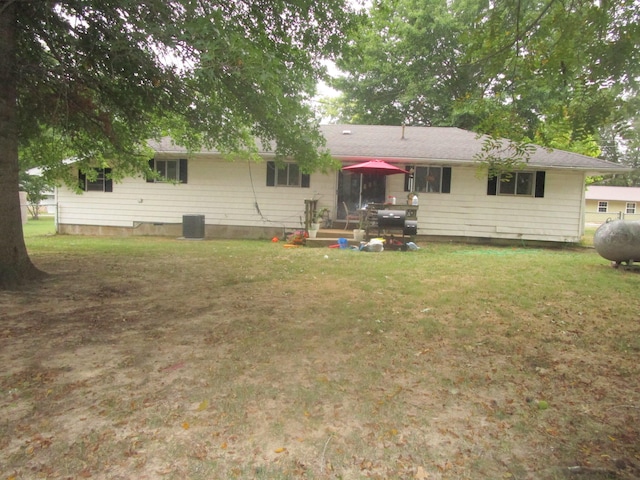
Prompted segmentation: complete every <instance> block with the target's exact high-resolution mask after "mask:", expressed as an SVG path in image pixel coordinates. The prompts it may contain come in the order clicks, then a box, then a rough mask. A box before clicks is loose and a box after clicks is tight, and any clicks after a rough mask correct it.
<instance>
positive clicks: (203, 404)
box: [198, 400, 209, 412]
mask: <svg viewBox="0 0 640 480" xmlns="http://www.w3.org/2000/svg"><path fill="white" fill-rule="evenodd" d="M208 406H209V400H203V401H201V402H200V405H198V411H199V412H201V411H203V410H206V409H207V407H208Z"/></svg>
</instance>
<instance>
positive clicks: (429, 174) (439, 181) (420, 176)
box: [404, 165, 451, 193]
mask: <svg viewBox="0 0 640 480" xmlns="http://www.w3.org/2000/svg"><path fill="white" fill-rule="evenodd" d="M408 170H409V173H408V174H406V175H405V178H404V191H405V192H422V193H450V192H451V167H434V166H422V165H414V166H412V167H409V168H408Z"/></svg>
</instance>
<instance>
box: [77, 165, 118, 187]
mask: <svg viewBox="0 0 640 480" xmlns="http://www.w3.org/2000/svg"><path fill="white" fill-rule="evenodd" d="M78 184H79V187H80V190H84V191H85V192H113V180H111V169H110V168H94V169H92V170H91V171H84V172H83V171H79V172H78Z"/></svg>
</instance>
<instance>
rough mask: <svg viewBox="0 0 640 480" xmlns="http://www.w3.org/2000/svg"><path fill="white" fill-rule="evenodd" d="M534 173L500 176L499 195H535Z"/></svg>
mask: <svg viewBox="0 0 640 480" xmlns="http://www.w3.org/2000/svg"><path fill="white" fill-rule="evenodd" d="M533 182H534V179H533V172H515V173H512V174H511V175H500V179H499V181H498V195H525V196H527V197H530V196H531V195H533Z"/></svg>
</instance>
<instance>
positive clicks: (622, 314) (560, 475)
mask: <svg viewBox="0 0 640 480" xmlns="http://www.w3.org/2000/svg"><path fill="white" fill-rule="evenodd" d="M202 245H204V244H202ZM202 245H198V246H197V247H194V248H195V249H196V250H194V251H192V252H191V253H190V254H189V255H183V254H180V253H178V251H177V250H176V252H174V254H170V252H171V250H170V249H163V248H161V249H159V250H158V251H156V252H154V251H151V252H144V251H142V250H141V251H140V253H139V254H131V253H128V254H126V255H121V254H118V253H117V252H101V253H97V252H93V253H92V252H87V251H84V250H81V249H80V250H79V251H77V252H75V253H74V252H73V251H72V250H64V251H58V252H51V253H40V254H38V253H36V254H35V255H34V259H35V262H36V264H37V265H38V266H39V267H41V268H42V269H44V270H46V271H48V272H51V273H54V275H53V276H51V277H50V278H49V279H48V280H46V281H45V282H44V283H43V284H41V285H39V286H35V287H33V288H30V289H27V290H23V291H18V292H0V317H1V321H0V362H2V372H1V376H0V473H1V474H2V477H1V478H2V479H36V478H46V479H82V478H95V479H131V478H136V479H156V478H158V479H164V478H166V479H186V478H189V479H212V478H264V479H273V478H292V479H294V478H295V479H297V478H317V479H334V478H335V479H338V478H340V479H356V478H379V479H386V478H398V479H418V480H424V479H564V478H577V479H596V478H597V479H600V478H602V479H604V478H621V479H633V478H640V436H639V434H640V389H639V386H638V379H639V373H640V367H639V365H638V359H639V357H640V339H639V331H640V329H639V326H638V319H639V317H640V302H639V300H638V297H640V293H639V290H638V278H640V275H635V276H633V274H629V273H625V272H613V271H611V272H609V271H607V272H606V273H604V275H607V276H610V278H613V279H616V278H617V279H618V280H612V281H621V282H624V284H625V285H626V286H625V288H628V289H630V291H635V293H636V296H635V297H633V298H630V296H629V295H628V291H626V292H625V291H621V292H620V296H621V297H620V298H611V297H609V298H602V299H597V298H593V297H592V296H591V295H589V296H588V297H587V296H584V297H582V296H581V294H580V287H579V286H576V285H573V287H571V288H567V285H565V284H564V283H563V282H564V281H565V280H564V279H563V278H556V277H551V276H550V277H549V278H545V277H544V275H545V274H544V270H541V271H540V272H538V273H539V275H538V276H537V277H535V278H534V279H532V278H527V275H526V274H522V272H520V273H518V272H517V271H516V272H514V273H509V272H503V275H507V276H508V275H511V274H513V275H514V279H513V280H512V283H515V284H517V282H519V281H520V282H523V285H526V283H527V282H533V283H535V284H547V286H546V287H545V290H544V291H542V290H540V291H538V290H534V291H532V292H531V293H530V294H529V296H527V291H526V289H524V291H520V293H519V295H520V296H526V297H527V299H528V301H529V304H527V303H524V304H522V303H518V304H512V303H510V301H509V298H510V297H509V296H504V297H499V298H496V297H495V296H492V294H491V293H484V294H483V282H484V277H485V276H486V274H487V272H486V271H482V270H477V271H476V270H474V269H473V268H472V267H469V265H470V264H471V265H472V264H473V263H476V262H475V261H474V258H473V257H471V256H469V257H467V258H465V259H464V262H463V263H461V264H459V265H457V264H455V263H454V262H452V261H449V262H443V263H442V264H439V263H437V262H436V261H434V258H435V256H436V255H438V252H437V251H428V250H426V249H423V250H421V251H420V252H415V253H413V254H411V253H402V252H385V253H383V254H381V255H389V256H396V258H398V259H402V260H399V261H401V262H405V261H406V262H407V263H406V264H403V265H400V266H401V267H402V271H394V270H393V269H392V268H390V267H389V266H387V265H386V264H385V263H381V260H379V258H382V257H377V258H376V257H375V254H358V253H356V254H355V255H354V254H351V252H335V251H332V252H331V253H330V258H328V259H326V258H324V255H325V254H326V253H327V251H326V250H319V249H318V250H315V249H299V250H297V251H285V249H282V248H281V247H277V248H276V247H271V246H269V245H267V246H265V247H264V248H262V249H257V250H251V251H250V252H244V253H238V252H234V250H233V247H230V245H231V244H230V243H217V242H207V244H206V245H204V246H202ZM176 248H178V247H176ZM443 248H446V247H443ZM453 253H454V252H451V251H450V252H446V255H449V257H450V258H453ZM471 253H472V254H473V251H472V252H471ZM358 255H359V256H358ZM402 255H404V257H401V256H402ZM408 255H413V256H412V257H411V259H410V261H409V260H404V259H405V258H407V256H408ZM540 255H542V256H543V257H544V256H545V255H547V254H546V253H542V254H540ZM549 255H552V254H549ZM553 255H556V253H553ZM557 255H561V253H557ZM576 255H577V254H576ZM387 258H388V257H387ZM477 260H478V262H480V261H481V259H480V258H479V257H478V259H477ZM384 261H385V262H386V259H385V260H384ZM501 261H502V259H501V258H498V257H497V256H496V261H495V262H494V264H496V268H500V266H501V265H503V266H504V268H508V267H507V265H509V263H507V262H505V263H504V264H501V263H500V262H501ZM517 261H518V260H517V259H515V260H514V259H511V264H513V262H517ZM531 261H538V259H533V260H531ZM542 261H544V258H543V259H542ZM576 264H578V265H585V268H587V269H593V270H594V271H595V269H596V268H597V269H598V271H600V269H602V268H603V267H602V266H601V265H597V260H594V259H593V258H592V256H588V255H586V254H585V257H584V258H578V259H577V260H576ZM463 265H464V267H463ZM420 271H422V272H425V274H423V275H421V276H418V275H417V274H416V272H420ZM345 272H351V273H350V274H346V273H345ZM406 272H409V274H410V277H409V279H408V278H407V276H406V275H407V273H406ZM426 272H428V274H427V273H426ZM350 275H351V276H350ZM518 275H519V276H518ZM353 276H355V277H358V278H359V279H360V281H359V283H355V282H356V281H357V279H354V277H353ZM369 276H372V277H374V278H373V279H371V281H368V277H369ZM520 277H524V278H520ZM560 277H561V275H560ZM607 278H609V277H607ZM385 282H386V283H385ZM408 282H410V284H411V286H408V285H409V283H408ZM630 282H631V283H632V285H631V286H629V285H628V284H629V283H630ZM354 283H355V284H354ZM382 283H384V287H381V286H380V285H381V284H382ZM516 288H522V287H516ZM532 288H534V287H532ZM536 288H537V287H536ZM540 288H542V287H540ZM593 288H594V289H596V286H594V287H593ZM603 288H604V287H603ZM605 290H606V289H605ZM618 290H624V289H622V288H619V289H618ZM594 291H595V290H594ZM427 292H428V293H427ZM606 292H607V295H609V294H610V293H609V290H606ZM511 293H513V292H511ZM554 295H555V296H554ZM487 296H491V298H488V297H487ZM625 299H626V304H624V305H622V304H621V303H622V302H623V301H625Z"/></svg>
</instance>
